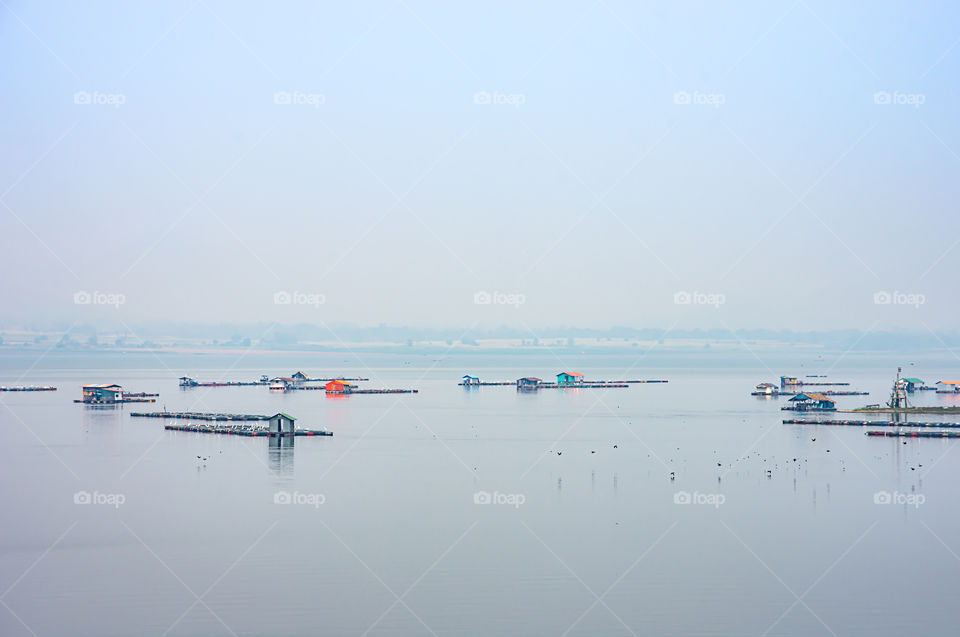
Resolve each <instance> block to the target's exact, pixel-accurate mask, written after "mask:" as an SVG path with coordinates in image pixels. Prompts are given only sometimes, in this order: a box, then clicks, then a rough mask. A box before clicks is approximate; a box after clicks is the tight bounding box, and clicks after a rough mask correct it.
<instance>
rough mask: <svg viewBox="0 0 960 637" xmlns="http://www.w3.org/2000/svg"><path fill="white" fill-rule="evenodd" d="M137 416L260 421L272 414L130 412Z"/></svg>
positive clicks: (267, 418)
mask: <svg viewBox="0 0 960 637" xmlns="http://www.w3.org/2000/svg"><path fill="white" fill-rule="evenodd" d="M130 416H131V417H135V418H174V419H179V420H206V421H230V420H236V421H241V422H242V421H260V420H270V416H264V415H261V414H205V413H200V412H192V411H139V412H138V411H134V412H131V413H130Z"/></svg>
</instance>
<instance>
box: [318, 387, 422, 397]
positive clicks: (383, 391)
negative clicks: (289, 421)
mask: <svg viewBox="0 0 960 637" xmlns="http://www.w3.org/2000/svg"><path fill="white" fill-rule="evenodd" d="M311 389H312V387H311ZM317 389H325V388H324V387H318V388H317ZM327 393H328V394H331V395H335V396H352V395H353V394H419V393H420V390H419V389H351V390H350V391H328V392H327Z"/></svg>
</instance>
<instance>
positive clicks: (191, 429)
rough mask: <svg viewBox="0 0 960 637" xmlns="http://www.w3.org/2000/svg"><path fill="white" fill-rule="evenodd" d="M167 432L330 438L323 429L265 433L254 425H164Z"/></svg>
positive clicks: (260, 436) (328, 433)
mask: <svg viewBox="0 0 960 637" xmlns="http://www.w3.org/2000/svg"><path fill="white" fill-rule="evenodd" d="M163 428H164V429H166V430H167V431H186V432H188V433H198V434H223V435H227V436H249V437H252V438H257V437H259V438H287V437H291V436H332V435H333V432H332V431H326V430H325V429H296V430H294V431H292V432H290V431H283V432H280V431H267V430H266V429H264V428H263V427H259V426H255V425H164V426H163Z"/></svg>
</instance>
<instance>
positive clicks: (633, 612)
mask: <svg viewBox="0 0 960 637" xmlns="http://www.w3.org/2000/svg"><path fill="white" fill-rule="evenodd" d="M435 358H436V357H430V356H426V357H424V356H418V355H412V354H411V355H410V356H407V357H390V356H370V357H366V358H364V359H363V363H364V364H365V365H369V368H366V367H364V365H363V364H360V363H358V361H357V359H355V358H352V357H349V356H344V355H342V354H336V355H332V354H327V355H319V354H311V355H301V356H293V355H285V356H253V355H251V356H249V357H247V358H245V359H243V360H242V361H240V363H239V364H237V365H236V366H235V367H233V368H232V369H231V368H230V366H231V365H234V364H235V362H236V359H235V358H230V357H218V356H207V357H188V356H183V355H179V356H173V355H163V356H161V357H159V358H157V357H154V356H152V355H149V354H138V355H135V356H133V355H128V356H123V357H121V356H117V355H110V356H107V355H77V354H74V355H70V354H56V355H53V354H51V355H50V356H48V357H47V358H44V359H43V360H40V361H39V362H37V361H36V360H35V359H36V355H35V354H26V355H13V354H4V356H3V357H2V358H0V365H2V367H0V384H12V383H14V381H17V380H18V379H19V384H29V383H43V384H48V383H49V384H56V385H58V386H60V387H61V389H60V391H58V392H56V393H35V394H0V466H2V467H3V478H4V479H3V480H2V483H0V505H2V507H3V511H4V523H3V525H2V528H0V565H2V567H0V601H2V605H0V633H2V634H3V635H30V634H36V635H131V634H137V635H215V634H227V635H230V634H235V635H431V634H435V635H494V634H498V635H501V634H502V635H549V634H554V635H632V634H636V635H641V634H643V635H647V634H653V635H661V634H664V635H665V634H671V635H738V636H739V635H791V636H793V635H796V636H801V635H803V636H806V635H818V634H826V635H829V634H836V635H904V634H923V635H954V634H956V627H955V611H954V603H953V597H954V593H955V589H956V583H957V581H958V580H960V559H958V558H957V555H960V516H958V515H957V514H956V511H957V510H958V504H960V497H958V495H957V490H956V488H955V485H956V484H958V483H960V470H958V462H960V460H958V456H957V455H956V451H955V450H953V447H954V446H955V442H954V441H951V440H933V439H924V440H907V441H906V442H907V444H902V442H903V441H900V440H897V439H868V438H867V437H866V436H865V435H864V431H863V430H862V429H860V428H831V427H816V428H814V427H794V426H786V425H782V424H780V419H781V417H782V415H783V414H782V412H780V410H779V407H780V406H781V405H783V404H784V399H782V398H781V399H779V400H765V399H757V398H753V397H751V396H749V392H750V391H751V390H752V388H753V386H754V385H755V384H756V383H758V382H760V381H763V380H769V381H774V380H775V374H772V373H771V372H770V371H768V370H766V369H764V368H763V367H762V366H761V365H760V364H759V363H757V362H756V361H755V359H754V360H753V361H752V362H751V361H750V360H745V359H742V358H741V359H737V360H731V361H729V364H728V365H724V364H723V362H724V361H723V360H722V359H718V358H717V357H716V356H713V357H711V358H710V359H709V360H705V361H704V365H703V366H702V367H700V366H698V365H696V359H695V358H694V359H693V360H691V359H690V358H684V359H682V360H678V361H675V362H671V360H670V359H669V358H659V359H657V360H656V361H655V362H656V364H655V365H652V364H650V363H648V362H645V361H643V360H641V361H640V362H639V363H638V364H637V367H636V368H634V369H633V370H632V371H630V372H629V373H625V370H627V369H628V368H629V367H630V366H631V365H632V364H634V363H636V360H635V359H633V358H629V357H622V358H621V357H590V356H586V357H584V356H580V357H576V359H575V360H574V361H570V364H571V365H575V367H576V370H577V371H581V372H583V373H585V374H586V375H587V376H588V377H593V378H623V377H643V378H660V377H663V378H668V379H669V380H670V383H669V384H666V385H639V386H633V387H631V388H629V389H611V390H579V391H559V390H545V391H541V392H539V393H537V394H518V393H517V392H516V391H515V390H514V389H513V388H512V387H489V388H481V389H477V390H464V389H463V388H460V387H457V386H456V383H457V382H458V380H459V378H460V376H461V375H462V374H464V373H477V374H479V375H480V376H482V377H483V378H485V379H514V378H516V377H519V376H522V375H528V374H533V375H538V376H541V377H544V378H546V377H548V376H550V375H551V374H553V373H555V372H557V371H560V370H561V369H562V368H564V367H566V365H565V364H564V363H563V362H560V361H558V360H556V359H554V358H552V357H499V358H498V357H482V358H481V357H472V358H471V357H463V358H460V359H457V358H454V357H445V358H443V359H442V360H440V361H439V362H436V361H435ZM914 360H916V359H914ZM35 362H36V365H35V367H33V368H32V369H30V370H29V372H27V374H26V376H24V377H23V378H20V377H21V376H22V375H23V373H24V370H26V369H27V368H28V367H29V366H30V365H31V364H33V363H35ZM781 362H782V363H783V367H782V368H781V367H780V366H779V365H780V364H781ZM845 363H846V364H845ZM897 363H898V361H895V360H887V359H884V358H879V357H878V358H877V359H875V360H873V359H871V360H866V359H864V358H855V359H854V358H853V357H851V359H850V360H849V361H847V360H846V359H845V360H843V361H841V362H840V363H839V364H838V365H837V366H836V368H835V369H833V370H831V371H830V375H831V377H832V378H834V379H837V380H849V381H851V382H853V383H854V386H855V387H856V388H861V389H865V390H868V391H870V392H871V395H870V396H867V397H848V398H842V397H841V398H839V399H838V402H839V405H840V407H841V408H844V407H853V406H857V405H860V404H864V403H867V402H882V401H884V400H886V397H887V396H886V394H887V392H888V388H889V381H890V378H891V375H892V374H893V373H894V372H895V368H896V365H897ZM768 364H772V363H770V362H768ZM776 364H777V367H774V368H773V369H772V371H774V372H776V374H781V373H783V374H797V375H803V374H804V373H819V372H820V371H823V368H824V366H823V365H822V364H821V367H820V368H819V369H812V368H810V367H809V365H810V364H809V363H808V364H807V365H808V367H807V368H801V367H800V366H799V363H798V362H795V361H794V362H793V363H792V365H791V361H789V360H787V361H777V362H776ZM957 368H958V365H957V364H956V361H952V359H947V360H938V361H933V360H931V361H928V362H922V361H919V362H918V364H917V366H916V367H911V368H908V370H907V371H908V372H909V374H908V375H917V376H920V377H922V378H924V379H925V380H927V381H928V382H930V383H932V382H935V381H936V380H938V379H940V378H953V377H960V374H958V372H957ZM297 369H303V370H304V371H306V372H307V373H308V374H313V375H316V376H326V375H330V374H336V373H347V374H349V375H361V376H369V377H370V378H371V379H372V380H371V382H370V383H364V385H366V386H371V387H416V388H418V389H419V390H420V393H419V394H416V395H401V396H392V395H387V396H351V397H347V398H343V399H330V398H327V397H326V396H325V395H324V393H323V392H293V393H289V394H276V393H271V392H269V391H268V390H267V389H266V388H265V387H244V388H213V389H202V388H201V389H192V390H188V391H182V390H180V389H179V388H178V387H177V385H176V378H177V376H180V375H181V374H183V373H190V374H192V375H196V376H197V377H200V378H202V379H217V380H222V379H233V380H247V379H254V378H257V377H259V375H260V374H261V373H267V374H270V375H278V374H288V373H291V372H293V371H295V370H297ZM805 369H806V371H805ZM86 382H118V383H121V384H122V385H124V387H125V388H126V389H128V390H131V391H159V392H160V393H161V397H160V399H159V401H158V403H157V404H156V405H127V406H124V407H117V408H91V407H86V406H82V405H77V404H73V403H72V400H74V399H75V398H78V397H79V395H80V390H79V386H80V385H81V384H83V383H86ZM922 400H924V401H927V402H930V403H937V404H948V401H949V400H951V399H950V398H947V397H937V396H932V395H922ZM162 406H166V408H168V409H170V410H195V411H222V412H250V413H274V412H277V411H285V412H287V413H290V414H292V415H294V416H296V417H297V418H298V424H299V425H301V426H310V427H312V426H316V427H321V428H326V429H330V430H332V431H333V432H334V433H335V436H334V437H333V438H312V439H304V438H301V439H298V440H297V441H296V443H295V445H294V446H293V447H292V448H276V447H272V446H271V445H270V443H269V442H268V441H267V440H264V439H250V438H237V437H224V436H213V435H201V434H186V433H178V432H165V431H164V430H163V427H162V421H159V420H152V419H132V418H130V417H129V412H131V411H139V410H152V409H155V408H160V407H162ZM925 418H926V419H932V417H925ZM955 419H957V420H960V417H957V418H955ZM814 438H815V439H816V440H813V439H814ZM614 445H616V448H614ZM828 449H829V452H828V451H827V450H828ZM556 452H560V454H559V455H558V453H556ZM198 455H200V456H203V457H208V458H209V460H208V461H207V462H206V466H203V462H202V461H199V462H198V460H197V456H198ZM793 458H796V459H797V460H796V462H794V461H793ZM718 463H719V464H720V465H721V466H718ZM920 465H922V467H921V466H920ZM911 468H913V469H914V470H911ZM768 470H769V471H770V474H769V475H768V474H767V471H768ZM671 471H672V472H674V475H675V479H674V480H673V481H671V479H670V473H671ZM81 491H87V492H90V493H91V494H93V493H96V494H97V495H98V496H99V497H100V498H101V499H102V500H106V499H109V498H110V497H111V495H112V494H117V495H119V496H122V498H123V500H124V501H123V503H122V504H121V505H119V506H112V505H111V504H106V503H104V504H76V503H75V502H74V496H75V494H77V493H78V492H81ZM481 491H484V492H489V493H490V494H497V495H496V496H494V495H491V498H494V497H498V498H500V499H501V500H509V501H511V502H514V503H516V502H517V501H518V500H522V504H519V505H516V504H513V505H511V504H507V503H501V504H497V503H492V504H476V503H475V494H477V493H478V492H481ZM683 492H686V493H689V494H690V497H691V499H693V500H699V501H701V502H703V503H700V504H697V503H691V504H678V503H676V502H675V499H676V498H679V499H680V500H681V501H682V499H683V497H684V496H683ZM878 492H889V493H891V494H894V493H896V495H892V496H891V497H892V498H897V497H900V499H901V500H902V501H903V502H904V503H902V504H877V503H875V494H877V493H878ZM278 493H280V494H281V497H282V494H283V493H288V494H290V495H291V499H299V500H300V501H301V503H299V504H297V503H293V504H277V503H275V496H277V494H278ZM678 494H679V495H678ZM901 496H902V497H901ZM919 496H922V497H919ZM92 497H93V496H92ZM321 500H322V503H320V501H321ZM708 502H710V503H717V502H721V503H720V504H719V505H716V506H715V505H714V504H710V503H708ZM906 502H909V504H908V503H906ZM398 597H399V598H400V601H399V602H398V601H397V599H398ZM598 597H599V598H600V601H599V602H598ZM798 597H799V598H800V600H801V601H797V599H798ZM198 598H199V601H198Z"/></svg>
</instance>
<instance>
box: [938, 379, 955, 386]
mask: <svg viewBox="0 0 960 637" xmlns="http://www.w3.org/2000/svg"><path fill="white" fill-rule="evenodd" d="M937 384H938V385H960V380H940V381H937Z"/></svg>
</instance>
